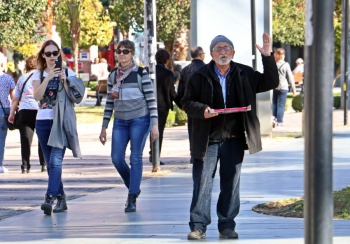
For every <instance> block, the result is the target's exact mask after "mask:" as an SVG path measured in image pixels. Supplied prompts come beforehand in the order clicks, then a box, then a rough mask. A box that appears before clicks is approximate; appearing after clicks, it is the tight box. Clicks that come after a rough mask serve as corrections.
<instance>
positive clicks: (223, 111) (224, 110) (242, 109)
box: [210, 105, 252, 114]
mask: <svg viewBox="0 0 350 244" xmlns="http://www.w3.org/2000/svg"><path fill="white" fill-rule="evenodd" d="M250 110H252V106H251V105H249V106H247V107H237V108H222V109H210V113H211V114H213V113H218V114H228V113H238V112H247V111H250Z"/></svg>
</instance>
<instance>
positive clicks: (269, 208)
mask: <svg viewBox="0 0 350 244" xmlns="http://www.w3.org/2000/svg"><path fill="white" fill-rule="evenodd" d="M333 201H334V218H335V219H350V185H349V186H347V187H346V188H344V189H342V190H339V191H334V192H333ZM252 210H253V211H255V212H257V213H262V214H267V215H274V216H282V217H294V218H303V211H304V198H291V199H284V200H279V201H276V202H268V203H264V204H258V205H256V206H254V207H253V208H252Z"/></svg>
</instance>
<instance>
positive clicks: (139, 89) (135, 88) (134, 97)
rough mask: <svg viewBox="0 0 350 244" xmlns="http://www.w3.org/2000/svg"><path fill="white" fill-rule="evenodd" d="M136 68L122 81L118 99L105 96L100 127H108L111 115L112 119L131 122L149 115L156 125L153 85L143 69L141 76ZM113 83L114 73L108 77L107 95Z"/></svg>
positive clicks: (156, 114) (156, 113)
mask: <svg viewBox="0 0 350 244" xmlns="http://www.w3.org/2000/svg"><path fill="white" fill-rule="evenodd" d="M138 69H139V67H138V66H135V67H134V69H133V71H132V72H130V74H129V75H128V76H127V77H126V78H125V79H124V80H123V81H122V84H121V86H120V89H119V98H118V99H114V98H113V97H110V96H107V101H106V106H105V110H104V115H103V123H102V127H106V128H107V127H108V124H109V121H110V119H111V116H112V113H113V111H114V118H116V119H121V120H131V119H135V118H139V117H142V116H145V115H146V114H150V116H151V123H152V125H158V112H157V103H156V99H155V96H154V90H153V83H152V81H151V79H150V78H149V76H148V73H147V71H146V70H145V69H143V71H142V75H140V74H139V73H138ZM114 83H115V71H114V72H112V73H111V74H110V75H109V77H108V83H107V94H109V93H111V91H112V88H113V85H114Z"/></svg>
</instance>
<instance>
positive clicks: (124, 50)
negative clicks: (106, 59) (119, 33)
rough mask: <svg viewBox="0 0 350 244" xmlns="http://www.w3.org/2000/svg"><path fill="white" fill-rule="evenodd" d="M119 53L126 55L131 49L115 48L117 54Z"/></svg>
mask: <svg viewBox="0 0 350 244" xmlns="http://www.w3.org/2000/svg"><path fill="white" fill-rule="evenodd" d="M121 53H123V54H125V55H127V54H129V53H131V51H130V50H129V49H123V50H121V49H117V54H121Z"/></svg>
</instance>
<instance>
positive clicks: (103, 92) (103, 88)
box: [96, 80, 107, 104]
mask: <svg viewBox="0 0 350 244" xmlns="http://www.w3.org/2000/svg"><path fill="white" fill-rule="evenodd" d="M96 96H97V97H96V99H97V104H101V98H103V97H107V80H99V81H98V84H97V86H96Z"/></svg>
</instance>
